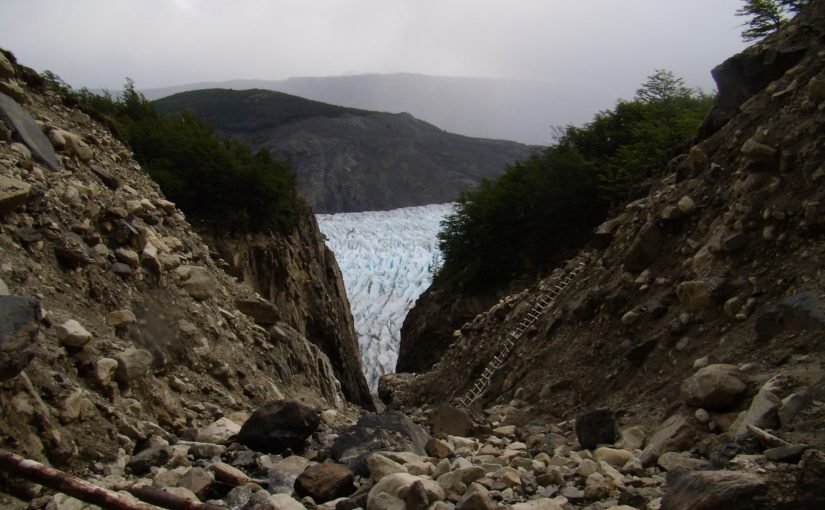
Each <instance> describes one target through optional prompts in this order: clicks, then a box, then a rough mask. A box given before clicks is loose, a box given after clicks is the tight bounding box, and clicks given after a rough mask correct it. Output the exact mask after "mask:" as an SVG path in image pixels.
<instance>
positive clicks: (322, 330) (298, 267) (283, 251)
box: [199, 214, 373, 409]
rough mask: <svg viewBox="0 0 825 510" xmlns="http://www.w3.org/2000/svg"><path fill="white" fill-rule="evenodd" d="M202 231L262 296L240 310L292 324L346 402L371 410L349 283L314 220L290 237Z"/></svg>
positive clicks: (303, 223)
mask: <svg viewBox="0 0 825 510" xmlns="http://www.w3.org/2000/svg"><path fill="white" fill-rule="evenodd" d="M199 230H200V232H201V234H202V235H203V237H204V239H206V240H207V242H208V243H209V245H210V246H211V247H214V249H215V250H217V252H218V253H219V254H220V256H221V258H222V259H223V260H224V261H225V262H226V263H227V265H228V267H227V268H226V269H227V270H228V272H229V274H231V275H233V276H235V277H237V278H238V279H239V280H240V281H242V282H244V283H245V284H247V285H248V286H250V287H251V288H252V289H253V290H255V292H257V293H258V294H259V295H260V296H261V297H262V298H263V300H256V301H254V302H251V301H240V302H238V303H237V304H238V306H239V307H240V309H241V310H242V311H244V312H246V313H250V314H252V315H253V316H255V317H256V318H257V320H258V322H259V323H262V324H275V323H277V322H283V323H286V324H289V325H290V326H291V327H292V328H294V329H295V330H296V331H297V332H298V333H300V334H301V335H302V336H304V337H305V338H307V339H308V340H309V341H310V342H312V343H313V344H315V345H317V346H318V347H320V348H321V350H322V351H323V352H324V354H326V355H327V357H328V358H329V360H330V362H331V363H332V368H333V370H334V372H335V377H336V378H337V379H338V380H339V381H340V382H341V389H342V391H343V393H344V395H345V396H346V397H347V399H348V400H349V401H351V402H355V403H357V404H359V405H361V406H363V407H365V408H368V409H372V408H373V401H372V395H370V390H369V388H368V386H367V383H366V379H365V377H364V374H363V371H362V370H361V361H360V359H361V358H360V356H359V348H358V336H357V335H356V332H355V326H354V323H353V318H352V313H351V312H350V308H349V303H348V300H347V294H346V290H345V289H344V280H343V277H342V275H341V271H340V269H339V268H338V264H337V262H336V261H335V255H334V254H333V253H332V251H330V250H329V248H327V247H326V245H325V244H324V239H323V237H322V235H321V232H320V230H318V224H317V222H316V221H315V217H314V216H313V215H311V214H306V215H305V216H304V217H302V218H301V220H300V221H299V225H298V228H297V229H296V230H295V231H294V232H293V233H292V234H291V235H290V236H288V237H286V238H284V236H277V235H267V234H247V235H243V236H231V235H228V234H226V233H221V232H218V233H214V232H206V231H205V230H204V229H203V228H201V227H199Z"/></svg>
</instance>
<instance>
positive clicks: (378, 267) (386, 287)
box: [317, 204, 453, 391]
mask: <svg viewBox="0 0 825 510" xmlns="http://www.w3.org/2000/svg"><path fill="white" fill-rule="evenodd" d="M452 210H453V204H439V205H425V206H421V207H406V208H404V209H396V210H393V211H372V212H361V213H340V214H319V215H318V216H317V218H318V225H319V226H320V227H321V232H323V234H324V235H325V236H326V238H327V246H329V247H330V249H332V251H334V252H335V258H336V259H337V260H338V265H339V266H340V267H341V272H342V273H343V275H344V285H345V286H346V289H347V297H348V298H349V302H350V308H352V316H353V318H354V319H355V330H356V332H357V333H358V343H359V346H360V349H361V363H362V364H363V366H364V373H365V375H366V377H367V382H368V383H369V385H370V389H371V390H372V391H375V390H376V387H377V385H378V378H379V377H381V376H382V375H384V374H387V373H392V372H393V371H394V370H395V363H396V361H397V360H398V346H399V343H400V341H401V325H402V324H403V322H404V318H405V317H406V316H407V312H408V311H409V310H410V308H412V306H413V304H415V301H416V299H418V296H419V295H421V293H422V292H424V291H425V290H426V289H427V287H429V286H430V282H431V281H432V275H433V268H434V266H435V265H436V264H437V263H438V261H439V260H440V252H439V249H438V239H437V238H436V234H437V233H438V231H439V228H440V225H439V224H440V222H441V220H443V219H444V217H445V216H446V215H447V214H449V213H450V212H452Z"/></svg>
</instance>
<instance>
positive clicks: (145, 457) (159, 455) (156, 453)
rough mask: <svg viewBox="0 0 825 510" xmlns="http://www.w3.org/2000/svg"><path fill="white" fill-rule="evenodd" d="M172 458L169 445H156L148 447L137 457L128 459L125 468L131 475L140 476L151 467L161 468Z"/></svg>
mask: <svg viewBox="0 0 825 510" xmlns="http://www.w3.org/2000/svg"><path fill="white" fill-rule="evenodd" d="M171 456H172V449H171V448H169V445H165V444H158V445H155V446H150V447H149V448H146V449H145V450H142V451H140V452H139V453H138V454H137V455H134V456H132V458H131V459H129V463H128V464H127V467H128V468H129V469H130V470H131V471H132V474H134V475H137V476H141V475H145V474H146V473H148V472H149V470H150V469H151V468H152V467H153V466H162V465H164V464H166V462H167V461H168V460H169V459H170V458H171Z"/></svg>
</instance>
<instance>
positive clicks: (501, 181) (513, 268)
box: [436, 70, 713, 286]
mask: <svg viewBox="0 0 825 510" xmlns="http://www.w3.org/2000/svg"><path fill="white" fill-rule="evenodd" d="M712 102H713V98H712V97H711V96H708V95H705V94H704V93H702V92H701V91H696V90H693V89H690V88H687V87H685V86H684V82H683V81H682V79H680V78H677V77H675V76H674V75H673V74H672V73H671V72H669V71H664V70H657V71H656V72H655V73H654V74H653V75H651V76H650V77H649V78H648V80H647V82H645V83H644V85H643V86H642V87H641V88H640V89H639V90H638V91H637V93H636V97H635V98H634V99H633V100H631V101H619V102H618V103H617V105H616V107H615V108H614V109H613V110H605V111H601V112H599V113H597V114H596V115H595V117H594V118H593V120H592V121H591V122H590V123H588V124H586V125H584V126H582V127H577V126H572V125H568V126H566V127H564V128H561V129H558V132H557V134H556V141H555V143H554V144H553V145H551V146H550V147H547V148H546V149H545V150H544V151H542V152H540V153H538V154H536V155H534V156H533V157H531V158H530V159H528V160H526V161H522V162H519V163H516V164H515V165H512V166H511V167H510V168H508V170H507V171H506V173H505V174H504V175H502V176H501V177H499V178H497V179H495V180H485V181H483V183H482V184H481V186H480V188H479V189H477V190H475V191H469V192H465V193H463V194H462V195H461V197H460V198H459V200H458V204H457V206H456V210H455V212H454V213H453V214H452V215H450V216H448V217H447V218H446V219H445V220H444V222H443V223H442V231H441V232H440V233H439V236H438V237H439V241H440V243H439V244H440V247H441V250H442V252H443V265H442V266H441V268H440V270H439V272H438V274H437V275H436V281H437V282H440V283H446V282H453V283H458V284H466V285H470V286H484V285H492V284H497V283H500V282H502V281H504V280H506V279H508V278H509V277H511V276H512V275H513V274H516V273H518V272H520V271H522V270H529V269H530V268H531V267H533V266H536V265H539V264H542V263H545V262H546V260H547V258H548V257H552V256H553V255H554V254H557V253H558V252H559V250H562V249H564V248H571V247H575V246H579V245H581V244H582V243H583V242H584V241H585V240H586V239H587V238H588V237H589V236H590V231H591V229H592V228H593V227H594V226H596V225H598V224H599V223H600V222H601V221H603V220H604V219H605V217H606V215H607V212H608V209H609V208H610V206H611V205H612V204H614V203H617V202H620V201H623V200H624V199H625V198H626V197H627V196H628V192H629V191H630V190H631V188H632V187H633V186H634V185H636V184H638V183H639V182H640V181H641V180H642V179H644V177H645V176H646V175H647V173H648V170H649V169H650V168H652V167H655V166H657V165H662V164H664V163H665V162H666V161H667V160H668V158H669V156H670V155H671V154H672V152H673V151H674V149H675V148H676V147H678V146H679V145H681V144H683V143H684V142H686V141H688V140H689V139H691V138H692V137H693V136H694V135H695V133H696V130H697V128H698V127H699V124H700V123H701V122H702V120H703V119H704V117H705V115H706V114H707V112H708V111H709V110H710V107H711V105H712Z"/></svg>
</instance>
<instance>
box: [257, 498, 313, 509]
mask: <svg viewBox="0 0 825 510" xmlns="http://www.w3.org/2000/svg"><path fill="white" fill-rule="evenodd" d="M255 510H306V507H305V506H304V505H302V504H301V503H299V502H298V501H296V500H295V499H293V498H292V497H291V496H289V495H288V494H273V495H272V496H269V497H268V498H266V500H264V502H263V503H261V504H260V505H258V506H256V507H255Z"/></svg>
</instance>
